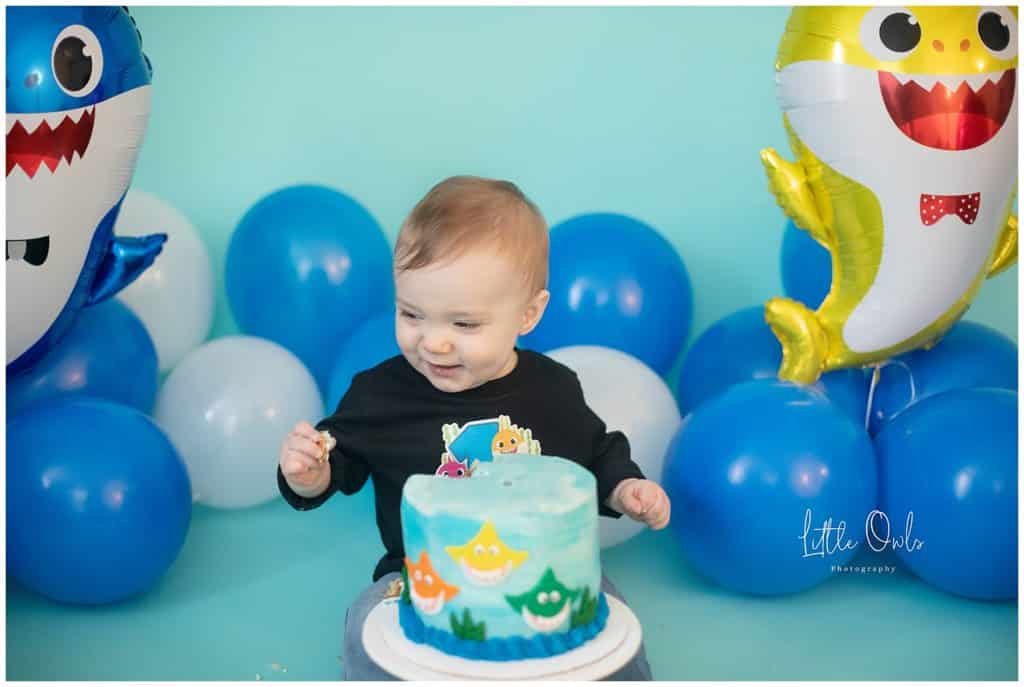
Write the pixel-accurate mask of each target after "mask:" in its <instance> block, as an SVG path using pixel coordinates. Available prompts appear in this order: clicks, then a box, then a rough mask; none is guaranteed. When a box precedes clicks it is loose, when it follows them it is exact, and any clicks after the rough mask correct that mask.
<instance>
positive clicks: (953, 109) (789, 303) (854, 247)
mask: <svg viewBox="0 0 1024 687" xmlns="http://www.w3.org/2000/svg"><path fill="white" fill-rule="evenodd" d="M775 68H776V83H777V88H778V97H779V102H780V104H781V106H782V109H783V113H784V116H783V123H784V125H785V127H786V132H787V134H788V136H789V141H790V145H791V146H792V148H793V152H794V154H795V155H796V157H797V161H796V162H788V161H786V160H784V159H782V158H781V157H780V156H779V155H778V153H776V152H775V151H774V150H772V149H770V148H769V149H766V150H763V151H762V152H761V160H762V162H763V163H764V166H765V169H766V171H767V174H768V183H769V187H770V188H771V190H772V192H773V193H774V194H775V196H776V199H777V201H778V203H779V205H781V206H782V208H783V209H784V210H785V212H786V214H788V215H789V216H790V217H791V218H792V219H793V221H794V222H795V223H796V225H797V226H799V227H800V228H802V229H804V230H806V231H808V232H810V234H811V236H812V237H813V238H814V239H815V240H816V241H817V242H818V243H820V244H821V245H823V246H824V247H825V248H826V249H827V250H828V251H829V253H830V254H831V256H832V287H831V291H830V292H829V294H828V296H827V297H826V298H825V300H824V301H823V302H822V304H821V306H820V307H819V308H818V309H817V310H816V311H812V310H810V309H809V308H808V307H806V306H805V305H804V304H802V303H799V302H797V301H794V300H792V299H788V298H773V299H771V300H769V301H768V302H767V303H766V305H765V319H766V320H767V322H768V324H769V325H770V326H771V328H772V331H773V332H774V333H775V336H776V337H777V338H778V339H779V342H780V343H781V344H782V350H783V359H782V365H781V367H780V368H779V377H780V378H782V379H788V380H791V381H795V382H800V383H804V384H809V383H812V382H814V381H815V380H817V379H818V377H819V376H820V375H821V374H822V373H823V372H826V371H828V370H833V369H837V368H844V367H853V366H858V365H869V364H871V363H875V362H878V361H882V360H886V359H888V358H890V357H892V356H894V355H897V354H899V353H902V352H905V351H908V350H911V349H914V348H920V347H927V346H931V345H933V344H934V343H935V342H937V341H938V340H939V339H940V338H941V337H942V336H943V334H945V333H946V331H948V330H949V328H950V327H952V326H953V324H955V323H956V321H957V320H958V319H959V318H960V316H961V315H963V313H964V311H965V310H966V309H967V307H968V306H969V305H970V303H971V301H972V300H973V299H974V297H975V294H976V293H977V291H978V289H979V288H980V286H981V283H982V281H984V279H985V278H986V277H987V276H992V275H994V274H997V273H998V272H1000V271H1002V270H1004V269H1006V268H1007V267H1009V266H1010V265H1012V264H1014V263H1015V262H1016V260H1017V218H1016V217H1015V216H1013V215H1011V214H1010V210H1011V208H1012V205H1013V195H1014V192H1015V189H1016V185H1017V101H1018V98H1017V97H1016V83H1017V10H1016V8H1012V9H1010V8H990V7H907V8H902V7H874V8H869V7H798V8H795V9H794V10H793V12H792V14H791V15H790V17H789V21H788V22H787V24H786V31H785V34H784V35H783V37H782V41H781V43H780V45H779V52H778V59H777V62H776V67H775Z"/></svg>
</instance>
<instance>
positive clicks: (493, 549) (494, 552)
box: [488, 544, 501, 556]
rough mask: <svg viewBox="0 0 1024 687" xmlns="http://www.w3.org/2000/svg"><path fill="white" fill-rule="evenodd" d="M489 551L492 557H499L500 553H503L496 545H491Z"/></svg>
mask: <svg viewBox="0 0 1024 687" xmlns="http://www.w3.org/2000/svg"><path fill="white" fill-rule="evenodd" d="M488 551H490V552H491V555H492V556H497V555H498V554H499V553H501V551H499V550H498V547H497V546H496V545H494V544H491V546H490V548H489V549H488Z"/></svg>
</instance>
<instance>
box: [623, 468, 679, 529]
mask: <svg viewBox="0 0 1024 687" xmlns="http://www.w3.org/2000/svg"><path fill="white" fill-rule="evenodd" d="M611 502H612V507H613V508H615V509H616V510H617V511H619V512H620V513H622V514H623V515H628V516H629V517H631V518H633V519H634V520H639V521H640V522H643V523H645V524H646V525H647V526H648V527H650V528H651V529H652V530H660V529H662V528H663V527H665V526H666V525H667V524H668V520H669V514H670V513H671V511H672V504H671V503H670V502H669V500H668V494H666V493H665V490H664V489H662V488H661V486H660V485H658V483H657V482H652V481H650V480H647V479H637V478H635V477H631V478H629V479H624V480H622V481H621V482H619V484H618V486H616V487H615V490H614V491H613V492H612V498H611Z"/></svg>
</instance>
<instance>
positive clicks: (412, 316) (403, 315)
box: [402, 310, 420, 320]
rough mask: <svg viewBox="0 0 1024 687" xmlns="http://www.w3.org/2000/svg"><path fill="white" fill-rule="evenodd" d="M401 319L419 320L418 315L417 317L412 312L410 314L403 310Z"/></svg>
mask: <svg viewBox="0 0 1024 687" xmlns="http://www.w3.org/2000/svg"><path fill="white" fill-rule="evenodd" d="M402 317H404V318H406V319H408V320H418V319H420V316H419V315H417V314H416V313H414V312H410V311H408V310H403V311H402Z"/></svg>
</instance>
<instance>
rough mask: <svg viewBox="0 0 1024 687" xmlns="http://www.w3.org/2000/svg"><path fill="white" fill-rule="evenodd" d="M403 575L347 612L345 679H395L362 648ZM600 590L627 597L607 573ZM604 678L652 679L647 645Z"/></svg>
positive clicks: (383, 582) (387, 580)
mask: <svg viewBox="0 0 1024 687" xmlns="http://www.w3.org/2000/svg"><path fill="white" fill-rule="evenodd" d="M397 577H400V575H399V574H398V573H390V574H388V575H385V576H384V577H382V578H380V579H379V580H377V582H375V583H374V584H373V585H371V586H370V587H369V588H368V589H367V590H366V591H364V592H363V593H362V594H360V595H359V596H358V597H357V598H356V600H355V601H353V602H352V605H351V606H349V608H348V611H347V612H346V613H345V639H344V643H343V644H342V648H341V655H342V660H343V661H344V666H343V668H342V670H343V679H345V680H395V679H397V678H395V677H394V676H393V675H391V674H390V673H388V672H387V671H385V670H384V669H383V668H381V667H380V666H378V665H377V664H376V663H374V662H373V660H372V659H370V657H369V656H367V655H366V650H365V649H363V624H364V623H365V622H366V617H367V616H368V615H370V611H372V610H373V609H374V607H375V606H376V605H377V604H378V603H380V602H381V600H382V599H383V598H384V594H385V593H386V591H387V588H388V583H390V582H391V580H393V579H395V578H397ZM601 591H603V592H605V593H606V594H610V595H611V596H614V597H615V598H617V599H619V600H620V601H624V600H623V598H622V595H621V594H619V590H618V589H616V588H615V585H613V584H612V583H611V582H609V581H608V578H607V577H602V578H601ZM604 679H605V680H616V681H618V680H630V681H634V680H635V681H640V680H652V679H653V678H652V677H651V667H650V666H649V665H648V664H647V654H646V653H645V652H644V645H643V644H641V645H640V649H639V650H638V651H637V653H636V655H635V656H634V657H633V658H631V659H630V660H629V662H628V663H626V664H625V665H624V666H622V667H621V668H619V669H618V670H617V671H615V672H614V673H612V674H611V675H609V676H608V677H606V678H604Z"/></svg>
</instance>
